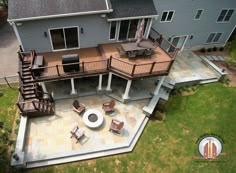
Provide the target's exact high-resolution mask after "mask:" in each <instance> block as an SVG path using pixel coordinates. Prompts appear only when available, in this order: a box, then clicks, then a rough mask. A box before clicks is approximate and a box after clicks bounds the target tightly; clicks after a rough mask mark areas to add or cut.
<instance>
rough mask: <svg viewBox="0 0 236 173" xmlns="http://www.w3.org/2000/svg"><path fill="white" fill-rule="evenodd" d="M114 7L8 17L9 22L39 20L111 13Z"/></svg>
mask: <svg viewBox="0 0 236 173" xmlns="http://www.w3.org/2000/svg"><path fill="white" fill-rule="evenodd" d="M111 12H113V9H109V10H100V11H86V12H79V13H67V14H55V15H48V16H37V17H26V18H19V19H7V21H8V22H16V21H28V20H38V19H48V18H57V17H68V16H79V15H88V14H100V13H111Z"/></svg>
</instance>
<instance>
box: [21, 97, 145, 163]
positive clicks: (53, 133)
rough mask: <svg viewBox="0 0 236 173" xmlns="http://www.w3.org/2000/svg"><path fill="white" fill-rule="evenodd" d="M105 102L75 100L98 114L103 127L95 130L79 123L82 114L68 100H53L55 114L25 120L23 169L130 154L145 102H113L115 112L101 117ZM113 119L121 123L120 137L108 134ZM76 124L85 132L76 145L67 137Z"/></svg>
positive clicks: (101, 99) (93, 99) (143, 116)
mask: <svg viewBox="0 0 236 173" xmlns="http://www.w3.org/2000/svg"><path fill="white" fill-rule="evenodd" d="M107 100H110V98H109V97H107V96H89V97H80V98H79V101H80V102H81V103H83V104H84V105H86V111H87V110H89V109H96V110H98V111H100V112H101V113H102V115H103V117H104V121H103V124H102V125H101V126H100V127H98V128H95V129H91V128H89V127H87V126H86V125H85V123H84V122H83V115H78V114H77V113H75V112H74V111H73V110H72V102H73V100H72V99H66V100H58V101H56V112H55V115H53V116H47V117H38V118H32V119H29V120H28V123H27V124H28V125H27V131H26V137H25V146H24V151H25V153H26V158H27V160H28V161H27V167H37V166H46V165H50V164H58V163H64V162H68V161H73V160H83V159H86V158H91V157H92V158H94V157H100V156H105V155H111V154H115V153H122V152H127V151H131V150H132V148H133V147H134V145H135V143H136V141H137V139H138V138H139V135H140V134H141V133H142V130H143V128H144V127H145V124H146V122H147V118H146V116H145V115H144V114H143V113H142V107H143V106H144V105H146V104H147V102H148V100H142V101H136V102H132V103H130V104H122V103H120V102H118V101H116V105H115V111H114V112H113V113H110V114H105V113H104V111H103V110H102V103H103V102H104V101H107ZM113 118H114V119H118V120H120V121H123V122H124V127H123V129H122V130H121V132H120V134H116V133H112V132H110V131H109V127H110V124H111V120H112V119H113ZM76 125H78V126H79V128H81V129H83V130H84V131H85V136H84V137H83V138H81V139H80V140H79V141H78V142H76V139H75V138H70V137H71V133H70V130H72V128H73V127H74V126H76Z"/></svg>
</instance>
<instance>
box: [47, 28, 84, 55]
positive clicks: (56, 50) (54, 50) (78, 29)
mask: <svg viewBox="0 0 236 173" xmlns="http://www.w3.org/2000/svg"><path fill="white" fill-rule="evenodd" d="M66 28H77V33H78V47H73V48H67V45H66V36H65V29H66ZM56 29H62V30H63V34H64V44H65V48H64V49H54V47H53V44H52V37H51V32H50V31H51V30H56ZM48 33H49V38H50V43H51V47H52V51H53V52H58V51H64V50H75V49H79V48H80V39H79V38H80V36H79V35H80V27H79V26H67V27H58V28H48Z"/></svg>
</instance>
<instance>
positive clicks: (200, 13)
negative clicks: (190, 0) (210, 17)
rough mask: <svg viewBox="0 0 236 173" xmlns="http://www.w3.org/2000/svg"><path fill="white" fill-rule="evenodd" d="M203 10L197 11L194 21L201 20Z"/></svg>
mask: <svg viewBox="0 0 236 173" xmlns="http://www.w3.org/2000/svg"><path fill="white" fill-rule="evenodd" d="M202 12H203V10H197V13H196V15H195V18H194V20H200V18H201V15H202Z"/></svg>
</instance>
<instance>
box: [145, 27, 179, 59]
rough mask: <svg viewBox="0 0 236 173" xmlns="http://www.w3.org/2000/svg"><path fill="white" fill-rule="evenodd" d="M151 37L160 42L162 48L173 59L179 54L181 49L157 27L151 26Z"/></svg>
mask: <svg viewBox="0 0 236 173" xmlns="http://www.w3.org/2000/svg"><path fill="white" fill-rule="evenodd" d="M149 37H150V38H151V39H152V40H154V41H156V42H158V44H159V46H160V48H161V49H162V50H164V51H165V52H166V54H168V55H169V56H170V57H171V58H172V59H174V58H175V57H176V56H177V54H178V51H179V49H178V48H177V47H176V46H175V45H173V44H172V43H171V42H170V41H169V40H167V39H166V38H165V37H163V35H162V34H160V33H159V32H157V31H156V30H155V29H153V28H151V31H150V35H149Z"/></svg>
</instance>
